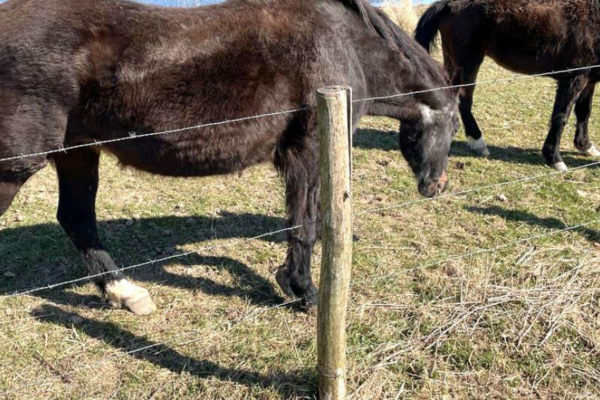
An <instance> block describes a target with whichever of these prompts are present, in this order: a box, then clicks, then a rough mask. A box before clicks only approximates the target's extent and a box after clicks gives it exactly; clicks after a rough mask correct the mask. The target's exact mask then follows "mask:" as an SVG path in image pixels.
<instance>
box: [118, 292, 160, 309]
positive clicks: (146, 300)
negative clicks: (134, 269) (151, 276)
mask: <svg viewBox="0 0 600 400" xmlns="http://www.w3.org/2000/svg"><path fill="white" fill-rule="evenodd" d="M144 290H145V289H144ZM146 293H147V292H146ZM123 306H124V307H125V308H126V309H128V310H129V311H131V312H132V313H134V314H135V315H149V314H152V313H153V312H154V311H156V305H155V304H154V302H153V301H152V299H151V298H150V294H148V293H147V295H146V297H143V298H141V299H137V300H134V301H126V302H125V303H123Z"/></svg>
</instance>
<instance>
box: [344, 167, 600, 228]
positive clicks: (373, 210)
mask: <svg viewBox="0 0 600 400" xmlns="http://www.w3.org/2000/svg"><path fill="white" fill-rule="evenodd" d="M599 165H600V161H596V162H593V163H589V164H585V165H581V166H579V167H574V168H569V169H568V170H567V171H565V172H562V171H552V172H549V173H547V174H539V175H534V176H527V177H524V178H520V179H515V180H512V181H506V182H499V183H493V184H491V185H485V186H479V187H476V188H473V189H467V190H463V191H460V192H452V193H445V194H442V195H440V196H437V197H431V198H422V199H416V200H411V201H407V202H404V203H400V204H394V205H391V206H386V207H378V208H369V209H367V210H364V211H361V212H359V213H357V214H355V216H356V217H360V216H362V215H365V214H372V213H376V212H381V211H388V210H394V209H397V208H402V207H407V206H410V205H413V204H419V203H424V202H428V201H434V200H440V199H447V198H450V197H459V196H464V195H466V194H470V193H476V192H481V191H483V190H486V189H493V188H498V187H504V186H510V185H514V184H516V183H523V182H530V181H535V180H538V179H543V178H548V177H551V176H555V175H564V174H568V173H571V172H575V171H579V170H582V169H586V168H591V167H595V166H599Z"/></svg>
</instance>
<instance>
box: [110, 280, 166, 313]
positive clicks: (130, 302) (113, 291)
mask: <svg viewBox="0 0 600 400" xmlns="http://www.w3.org/2000/svg"><path fill="white" fill-rule="evenodd" d="M104 290H105V293H106V296H107V297H108V301H109V302H110V305H111V306H113V307H114V308H126V309H128V310H129V311H131V312H132V313H134V314H136V315H148V314H152V313H153V312H154V311H156V305H154V302H153V301H152V299H151V298H150V293H148V291H147V290H146V289H144V288H141V287H138V286H135V285H133V284H132V283H130V282H129V281H128V280H127V279H121V280H118V281H112V282H109V283H107V284H106V286H105V288H104Z"/></svg>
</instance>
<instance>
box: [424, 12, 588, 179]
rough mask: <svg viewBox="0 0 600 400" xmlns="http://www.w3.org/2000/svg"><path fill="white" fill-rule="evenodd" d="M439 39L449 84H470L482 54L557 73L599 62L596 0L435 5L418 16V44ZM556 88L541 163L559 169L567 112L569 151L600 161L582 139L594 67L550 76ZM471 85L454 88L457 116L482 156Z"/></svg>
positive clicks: (527, 70)
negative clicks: (573, 124) (571, 124)
mask: <svg viewBox="0 0 600 400" xmlns="http://www.w3.org/2000/svg"><path fill="white" fill-rule="evenodd" d="M438 31H439V32H440V33H441V35H442V48H443V53H444V64H445V66H446V69H447V70H448V71H449V72H450V73H451V74H452V75H453V76H454V77H455V81H454V82H453V83H454V84H467V85H468V84H472V83H474V82H475V80H476V79H477V73H478V71H479V67H480V65H481V63H482V62H483V59H484V57H485V56H486V55H487V56H489V57H491V58H492V59H494V60H495V61H496V62H497V63H498V64H500V65H501V66H503V67H505V68H507V69H510V70H512V71H515V72H519V73H524V74H540V73H548V72H552V71H564V70H567V69H577V68H581V67H586V66H593V65H598V64H600V2H599V1H598V0H442V1H438V2H436V3H434V4H433V5H432V6H431V7H430V8H429V9H428V10H427V11H426V12H425V14H423V16H422V17H421V20H420V21H419V24H418V26H417V30H416V39H417V41H418V42H419V43H420V44H421V45H422V46H424V47H425V48H426V49H429V48H430V47H431V44H432V42H433V40H434V38H435V36H436V34H437V32H438ZM552 76H553V78H554V79H556V81H557V83H558V88H557V92H556V100H555V103H554V110H553V112H552V120H551V122H550V131H549V133H548V136H547V138H546V141H545V143H544V146H543V149H542V152H543V155H544V159H545V161H546V164H547V165H549V166H550V167H552V168H555V169H557V170H559V171H566V170H567V166H566V165H565V163H564V162H563V160H562V158H561V156H560V139H561V135H562V132H563V129H564V127H565V124H566V123H567V120H568V118H569V115H570V114H571V111H572V109H573V106H575V114H576V116H577V130H576V133H575V147H576V148H577V150H579V152H581V153H582V154H585V155H588V156H593V157H600V151H598V150H596V148H595V147H594V145H593V144H592V142H591V141H590V139H589V136H588V121H589V118H590V113H591V109H592V97H593V95H594V88H595V86H596V83H597V82H598V80H599V79H600V69H598V68H589V69H581V70H577V71H572V72H568V73H561V74H554V75H552ZM474 90H475V87H474V86H467V87H463V88H461V89H460V95H459V97H460V106H459V108H460V114H461V117H462V120H463V123H464V126H465V131H466V134H467V138H468V140H469V144H470V146H471V149H472V150H473V151H475V152H476V153H477V154H479V155H482V156H486V155H488V154H489V152H488V149H487V145H486V143H485V141H484V140H483V138H482V134H481V130H480V129H479V126H478V125H477V122H476V121H475V117H474V116H473V113H472V112H471V108H472V106H473V92H474Z"/></svg>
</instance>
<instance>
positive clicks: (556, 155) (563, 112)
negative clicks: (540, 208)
mask: <svg viewBox="0 0 600 400" xmlns="http://www.w3.org/2000/svg"><path fill="white" fill-rule="evenodd" d="M587 83H588V79H587V77H585V76H583V75H579V76H576V77H574V78H570V79H563V80H559V81H558V89H557V91H556V100H555V101H554V109H553V111H552V120H551V122H550V131H549V132H548V137H547V138H546V141H545V142H544V147H543V148H542V153H543V154H544V159H545V160H546V164H547V165H548V166H550V167H551V168H554V169H556V170H558V171H566V170H567V169H568V168H567V166H566V165H565V163H564V162H563V160H562V157H561V156H560V139H561V136H562V132H563V130H564V128H565V125H566V123H567V121H568V119H569V115H570V114H571V111H572V110H573V105H574V104H575V99H577V97H578V96H579V94H580V93H581V92H582V90H584V88H585V87H586V85H587Z"/></svg>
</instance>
